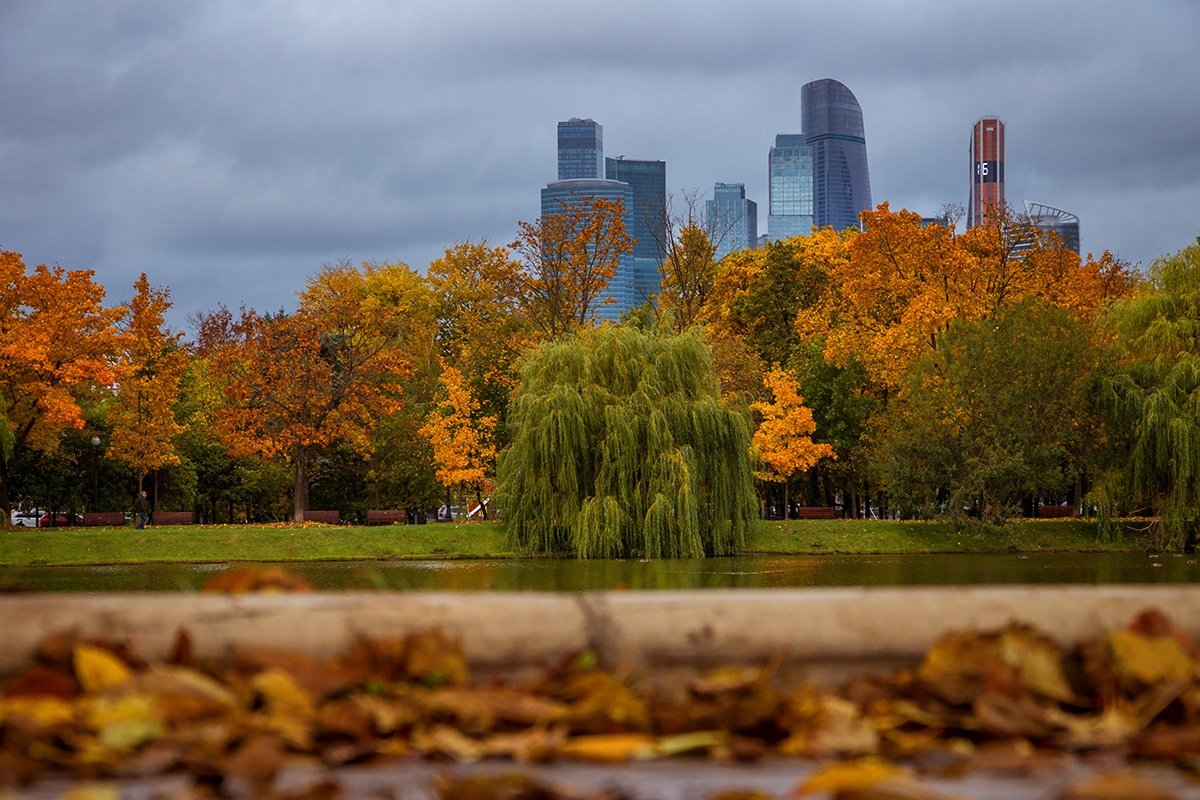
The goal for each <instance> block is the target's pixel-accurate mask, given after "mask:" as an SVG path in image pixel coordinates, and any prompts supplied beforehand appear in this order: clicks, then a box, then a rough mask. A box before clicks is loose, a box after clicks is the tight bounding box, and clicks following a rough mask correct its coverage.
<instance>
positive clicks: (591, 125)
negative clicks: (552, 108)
mask: <svg viewBox="0 0 1200 800" xmlns="http://www.w3.org/2000/svg"><path fill="white" fill-rule="evenodd" d="M603 177H604V130H603V129H602V128H601V127H600V125H599V124H598V123H596V122H594V121H592V120H590V119H579V118H577V117H572V118H571V119H569V120H567V121H566V122H560V123H558V179H559V180H560V181H569V180H574V179H575V178H603Z"/></svg>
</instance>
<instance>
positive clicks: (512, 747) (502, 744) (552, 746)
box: [483, 725, 567, 763]
mask: <svg viewBox="0 0 1200 800" xmlns="http://www.w3.org/2000/svg"><path fill="white" fill-rule="evenodd" d="M566 740H567V731H566V729H565V728H563V727H561V726H557V725H556V726H553V727H550V728H527V729H526V730H523V731H518V732H516V733H497V734H494V735H492V736H489V737H488V738H487V739H486V740H484V742H483V749H484V755H486V756H489V757H501V758H515V759H516V760H517V761H521V762H524V763H536V762H543V761H550V760H552V759H553V758H554V757H555V756H556V755H557V754H558V751H559V748H560V747H561V746H562V744H563V742H565V741H566Z"/></svg>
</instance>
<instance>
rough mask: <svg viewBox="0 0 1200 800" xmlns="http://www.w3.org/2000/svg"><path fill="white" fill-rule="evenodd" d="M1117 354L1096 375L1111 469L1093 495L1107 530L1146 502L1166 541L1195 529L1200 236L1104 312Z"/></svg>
mask: <svg viewBox="0 0 1200 800" xmlns="http://www.w3.org/2000/svg"><path fill="white" fill-rule="evenodd" d="M1106 322H1107V327H1108V329H1109V330H1110V332H1111V333H1112V334H1113V345H1112V349H1113V352H1114V353H1115V356H1116V363H1115V365H1114V366H1113V368H1112V370H1111V371H1110V372H1109V373H1108V374H1107V375H1106V376H1105V377H1104V378H1103V380H1102V382H1101V393H1100V399H1101V402H1102V405H1103V407H1104V410H1105V411H1106V413H1107V416H1108V419H1109V422H1110V428H1111V452H1110V454H1109V456H1110V459H1109V465H1108V469H1107V470H1106V471H1105V472H1104V473H1102V475H1101V477H1100V479H1099V480H1097V482H1096V485H1095V487H1094V489H1093V492H1092V495H1093V497H1094V498H1095V499H1096V500H1097V501H1098V508H1099V511H1100V516H1101V522H1102V524H1103V525H1104V528H1105V530H1106V531H1108V532H1110V533H1111V532H1112V531H1113V530H1115V526H1114V524H1113V521H1114V520H1116V519H1117V517H1118V516H1120V515H1121V514H1126V513H1130V512H1136V511H1139V510H1149V511H1150V512H1151V513H1152V514H1154V515H1156V516H1157V520H1156V522H1155V523H1154V525H1155V533H1156V539H1157V541H1158V543H1159V545H1160V546H1162V547H1164V548H1167V549H1181V548H1182V549H1188V550H1192V549H1194V548H1195V546H1196V543H1197V534H1198V533H1200V240H1197V244H1196V245H1193V246H1191V247H1188V248H1185V249H1183V250H1181V251H1180V252H1179V253H1177V254H1175V255H1174V256H1170V257H1167V258H1162V259H1159V260H1158V261H1156V262H1154V264H1152V265H1151V267H1150V281H1149V283H1148V284H1147V285H1146V286H1144V287H1143V289H1142V291H1141V292H1139V293H1138V294H1137V295H1135V296H1134V297H1132V298H1130V299H1128V300H1125V301H1122V302H1121V303H1119V304H1117V305H1115V306H1114V307H1113V308H1112V309H1111V311H1110V313H1109V314H1108V316H1107V318H1106Z"/></svg>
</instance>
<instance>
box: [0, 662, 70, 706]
mask: <svg viewBox="0 0 1200 800" xmlns="http://www.w3.org/2000/svg"><path fill="white" fill-rule="evenodd" d="M80 691H81V689H80V686H79V682H78V681H76V680H75V678H74V677H73V676H71V675H68V674H66V673H65V672H63V671H61V670H57V669H52V668H51V667H47V666H44V665H42V664H34V665H33V666H31V667H29V668H27V669H25V670H23V671H21V672H19V673H17V674H16V675H14V676H13V677H12V678H10V679H8V680H7V681H5V683H4V689H3V691H0V697H58V698H61V699H63V700H70V699H71V698H73V697H78V696H79V693H80Z"/></svg>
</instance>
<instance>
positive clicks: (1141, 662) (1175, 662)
mask: <svg viewBox="0 0 1200 800" xmlns="http://www.w3.org/2000/svg"><path fill="white" fill-rule="evenodd" d="M1108 646H1109V647H1110V648H1111V649H1112V654H1113V658H1114V659H1115V660H1116V665H1117V670H1118V671H1119V672H1120V673H1121V675H1122V676H1124V677H1127V678H1132V679H1134V680H1136V681H1140V682H1142V683H1157V682H1158V681H1162V680H1170V681H1180V680H1187V679H1188V678H1189V677H1190V676H1191V674H1192V659H1191V658H1190V657H1188V654H1187V653H1186V652H1184V649H1183V646H1182V645H1181V644H1180V643H1179V641H1178V640H1177V639H1176V638H1175V637H1173V636H1143V635H1142V634H1138V633H1134V632H1133V631H1112V632H1111V633H1109V634H1108Z"/></svg>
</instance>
